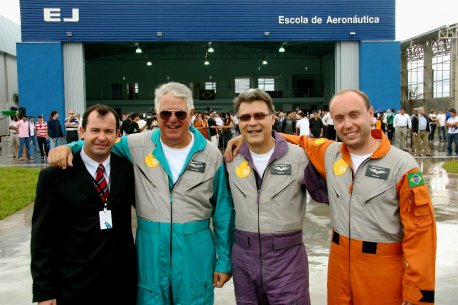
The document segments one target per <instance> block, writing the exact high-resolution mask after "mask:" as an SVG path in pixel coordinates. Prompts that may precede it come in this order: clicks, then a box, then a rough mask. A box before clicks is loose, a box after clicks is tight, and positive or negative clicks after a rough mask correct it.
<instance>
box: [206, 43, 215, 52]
mask: <svg viewBox="0 0 458 305" xmlns="http://www.w3.org/2000/svg"><path fill="white" fill-rule="evenodd" d="M207 45H208V48H207V52H208V53H214V52H215V49H213V47H212V43H211V42H209V43H207Z"/></svg>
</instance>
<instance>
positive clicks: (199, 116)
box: [194, 112, 209, 140]
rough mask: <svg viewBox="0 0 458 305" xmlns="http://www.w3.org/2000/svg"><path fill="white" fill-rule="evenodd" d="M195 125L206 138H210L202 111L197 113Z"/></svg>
mask: <svg viewBox="0 0 458 305" xmlns="http://www.w3.org/2000/svg"><path fill="white" fill-rule="evenodd" d="M194 127H195V128H197V130H198V131H200V133H201V134H202V135H203V136H204V138H205V139H207V140H209V138H208V134H207V122H206V121H205V120H204V118H203V116H202V113H201V112H198V113H197V114H196V119H195V120H194Z"/></svg>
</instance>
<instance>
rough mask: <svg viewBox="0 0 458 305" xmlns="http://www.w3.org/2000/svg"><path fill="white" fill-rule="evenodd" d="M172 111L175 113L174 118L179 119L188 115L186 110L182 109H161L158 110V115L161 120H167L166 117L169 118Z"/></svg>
mask: <svg viewBox="0 0 458 305" xmlns="http://www.w3.org/2000/svg"><path fill="white" fill-rule="evenodd" d="M173 113H174V114H175V116H176V118H177V119H179V120H184V119H186V118H187V116H188V113H187V112H186V111H183V110H177V111H169V110H163V111H161V112H159V116H160V117H161V119H163V120H168V119H170V117H171V116H172V114H173Z"/></svg>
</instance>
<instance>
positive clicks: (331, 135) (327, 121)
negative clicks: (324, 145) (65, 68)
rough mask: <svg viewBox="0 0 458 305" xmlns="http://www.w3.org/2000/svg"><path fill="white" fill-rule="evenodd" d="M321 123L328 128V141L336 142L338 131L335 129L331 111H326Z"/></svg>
mask: <svg viewBox="0 0 458 305" xmlns="http://www.w3.org/2000/svg"><path fill="white" fill-rule="evenodd" d="M321 121H322V122H323V125H324V126H325V128H326V139H328V140H333V141H335V140H336V130H335V129H334V121H333V120H332V117H331V113H330V112H329V111H325V114H324V115H323V117H322V118H321Z"/></svg>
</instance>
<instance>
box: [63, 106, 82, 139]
mask: <svg viewBox="0 0 458 305" xmlns="http://www.w3.org/2000/svg"><path fill="white" fill-rule="evenodd" d="M79 125H80V124H79V121H78V119H77V118H76V116H75V111H74V110H70V111H69V112H68V118H65V139H66V141H67V144H69V143H72V142H73V141H78V138H79V137H78V128H79Z"/></svg>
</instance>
